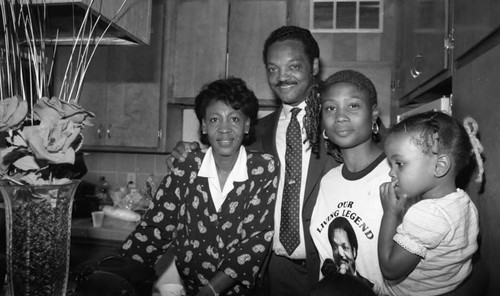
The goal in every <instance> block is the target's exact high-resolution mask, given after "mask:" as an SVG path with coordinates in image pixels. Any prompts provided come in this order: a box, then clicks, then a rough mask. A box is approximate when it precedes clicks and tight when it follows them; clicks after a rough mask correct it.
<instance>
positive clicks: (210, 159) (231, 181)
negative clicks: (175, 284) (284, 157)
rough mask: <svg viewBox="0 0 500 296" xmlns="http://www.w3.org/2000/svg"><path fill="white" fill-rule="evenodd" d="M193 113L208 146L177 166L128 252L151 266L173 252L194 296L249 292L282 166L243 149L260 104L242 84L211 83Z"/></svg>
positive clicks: (267, 239) (268, 233)
mask: <svg viewBox="0 0 500 296" xmlns="http://www.w3.org/2000/svg"><path fill="white" fill-rule="evenodd" d="M195 111H196V115H197V117H198V120H199V121H200V126H201V127H200V129H201V135H200V136H201V141H202V143H204V144H209V145H210V147H209V148H208V150H207V151H206V153H204V152H202V151H199V150H198V151H193V152H192V153H189V154H188V156H187V158H185V159H183V160H182V161H181V160H179V161H176V162H175V163H174V165H175V166H176V169H174V170H172V171H171V172H170V173H169V174H168V175H167V176H166V177H165V178H164V179H163V182H162V183H161V185H160V186H159V189H158V191H157V193H156V197H155V198H154V200H153V202H152V204H151V206H150V208H149V210H148V212H147V213H146V214H145V216H144V218H143V221H142V222H141V223H140V224H139V225H138V226H137V228H136V230H135V231H134V232H133V233H132V234H130V236H129V237H128V239H127V240H126V241H125V243H124V244H123V246H122V255H123V256H125V257H128V258H132V259H134V260H137V261H140V262H144V263H146V264H148V265H149V266H153V265H154V264H155V263H156V262H157V260H158V259H159V258H160V257H161V256H162V255H163V254H164V253H165V252H166V251H167V250H168V249H169V248H172V250H173V252H174V254H175V261H176V265H177V269H178V271H179V274H180V276H181V278H182V280H183V282H184V286H185V289H186V291H187V294H188V295H219V294H221V295H222V294H224V295H247V294H249V293H250V291H251V290H252V288H253V287H254V285H255V281H256V278H257V276H258V275H259V272H260V270H261V268H262V265H263V261H264V259H265V256H266V254H267V251H268V249H269V247H270V244H271V239H272V237H273V213H274V205H275V199H276V189H277V184H278V172H279V168H278V167H277V166H278V164H277V163H276V162H275V160H274V158H273V157H272V156H271V155H268V154H262V153H253V152H252V153H251V152H247V150H246V149H245V148H244V147H242V144H249V143H250V142H251V141H252V139H251V138H252V135H253V126H254V124H255V121H256V119H257V111H258V101H257V98H256V97H255V95H254V94H253V92H252V91H251V90H249V89H248V88H247V87H246V85H245V83H244V82H243V81H242V80H241V79H238V78H228V79H222V80H217V81H214V82H212V83H211V84H209V85H207V86H205V87H204V88H203V89H202V91H201V92H200V94H199V95H198V96H197V97H196V103H195Z"/></svg>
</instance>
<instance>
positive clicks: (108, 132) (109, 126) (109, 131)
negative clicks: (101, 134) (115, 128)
mask: <svg viewBox="0 0 500 296" xmlns="http://www.w3.org/2000/svg"><path fill="white" fill-rule="evenodd" d="M106 135H108V139H111V124H110V125H108V128H107V129H106Z"/></svg>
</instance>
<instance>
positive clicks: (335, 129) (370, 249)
mask: <svg viewBox="0 0 500 296" xmlns="http://www.w3.org/2000/svg"><path fill="white" fill-rule="evenodd" d="M321 98H322V124H323V128H324V131H323V136H324V137H325V138H328V141H327V142H330V143H329V144H330V147H329V148H330V149H329V150H331V152H332V153H334V154H335V155H336V156H337V158H341V159H342V160H343V164H342V165H340V166H338V167H336V168H334V169H332V170H330V171H329V172H328V173H327V174H326V175H325V176H324V177H323V179H322V180H321V184H320V189H319V194H318V199H317V201H316V206H315V208H314V212H313V215H312V220H311V228H310V231H311V236H312V238H313V240H314V243H315V245H316V247H317V249H318V252H319V254H320V259H321V265H324V262H325V260H327V259H330V260H333V262H334V263H335V265H336V268H337V272H339V273H346V274H352V275H353V276H355V277H356V278H358V279H359V281H355V282H356V283H363V284H365V285H367V286H368V287H370V288H372V289H373V291H375V292H376V294H379V295H383V294H385V293H386V292H385V287H384V279H383V276H382V273H381V271H380V268H379V263H378V257H377V239H378V233H379V227H380V219H381V218H382V215H383V209H382V205H381V203H380V196H379V187H380V184H382V183H384V182H388V181H390V178H389V176H388V173H389V170H390V167H389V164H388V162H387V160H386V158H385V155H384V153H383V151H382V149H381V148H380V147H379V144H378V143H377V142H376V138H377V137H376V136H377V134H378V132H379V126H378V124H377V119H378V114H379V110H378V108H377V92H376V90H375V86H374V85H373V83H372V82H371V81H370V79H368V78H367V77H366V76H365V75H363V74H361V73H359V72H356V71H353V70H344V71H339V72H337V73H335V74H333V75H331V76H330V77H328V78H327V79H326V80H325V81H324V83H323V90H322V92H321ZM345 220H346V221H347V224H349V225H346V221H345ZM330 225H332V227H330ZM335 225H338V226H335ZM351 229H352V230H351ZM330 260H328V261H326V262H330ZM318 276H319V277H320V279H321V278H322V277H323V276H325V279H323V280H322V282H320V284H319V285H323V284H322V283H323V282H324V281H328V280H329V279H328V278H329V276H328V275H327V274H322V273H320V271H319V270H318ZM335 292H338V291H331V293H335Z"/></svg>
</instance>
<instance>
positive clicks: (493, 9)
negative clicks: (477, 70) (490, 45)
mask: <svg viewBox="0 0 500 296" xmlns="http://www.w3.org/2000/svg"><path fill="white" fill-rule="evenodd" d="M453 6H454V7H453V12H454V16H453V19H454V21H453V23H454V24H453V29H454V32H453V37H454V39H455V42H454V49H453V56H454V59H455V60H456V59H459V58H461V57H462V56H463V55H464V54H465V53H466V52H467V51H469V50H470V49H471V48H473V47H474V46H477V45H478V43H480V42H481V41H483V40H485V38H487V37H488V36H489V35H491V34H492V33H493V32H494V31H496V30H498V29H499V28H500V18H499V17H498V15H499V14H500V1H498V0H475V1H457V0H455V1H454V4H453Z"/></svg>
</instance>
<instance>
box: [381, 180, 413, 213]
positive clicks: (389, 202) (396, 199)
mask: <svg viewBox="0 0 500 296" xmlns="http://www.w3.org/2000/svg"><path fill="white" fill-rule="evenodd" d="M395 185H396V182H395V181H392V182H386V183H383V184H382V185H380V201H381V203H382V208H383V209H384V213H387V214H394V215H397V216H399V215H400V214H402V213H403V212H404V209H405V205H406V201H407V195H406V194H403V195H402V196H398V195H397V194H396V192H395V191H394V186H395Z"/></svg>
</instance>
